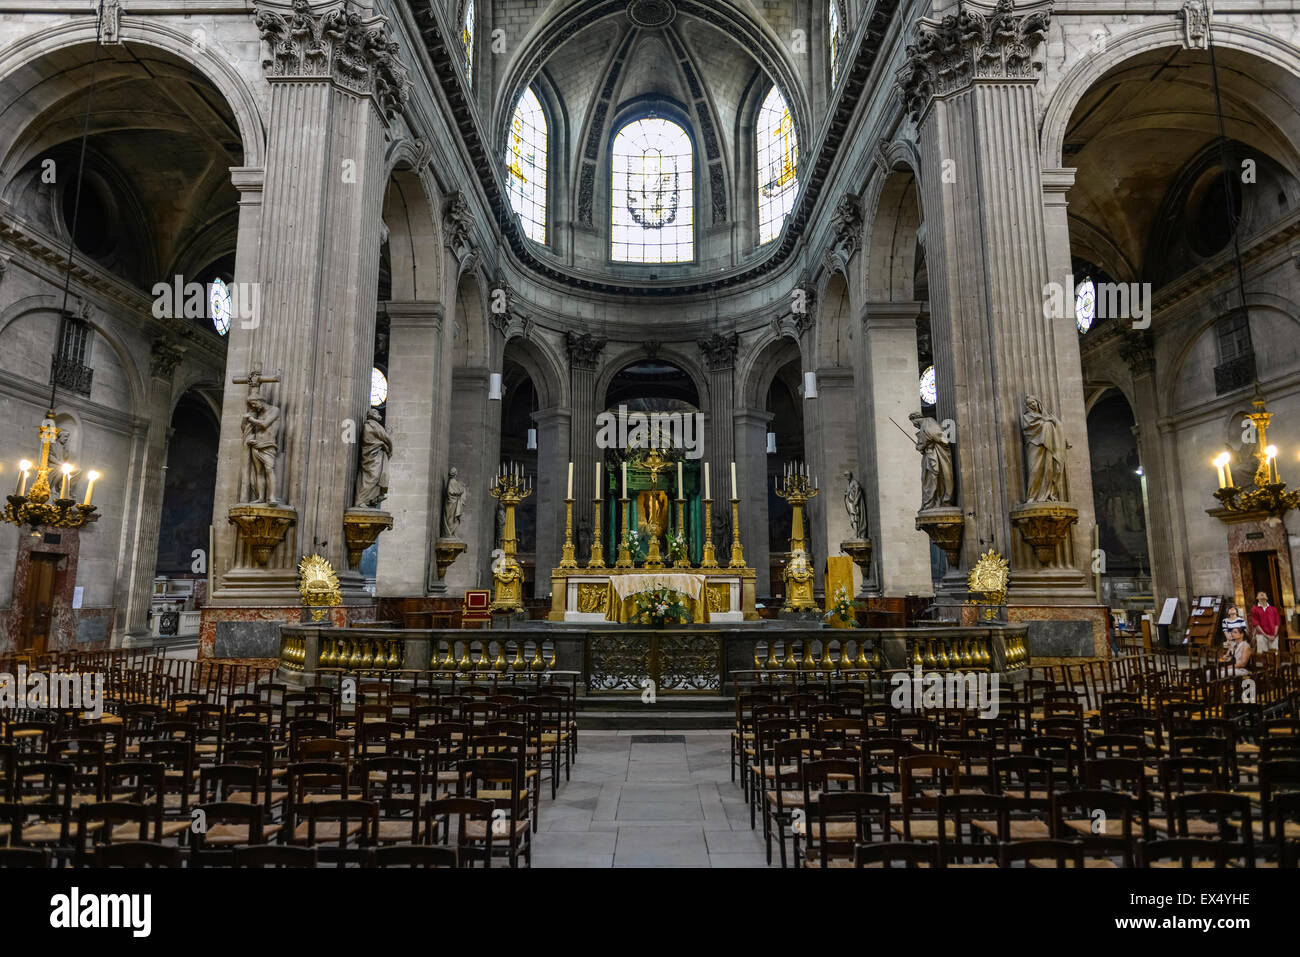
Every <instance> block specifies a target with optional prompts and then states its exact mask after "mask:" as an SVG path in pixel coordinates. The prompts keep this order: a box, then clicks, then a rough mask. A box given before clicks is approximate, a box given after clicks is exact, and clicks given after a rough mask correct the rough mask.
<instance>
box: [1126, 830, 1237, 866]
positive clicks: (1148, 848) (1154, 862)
mask: <svg viewBox="0 0 1300 957" xmlns="http://www.w3.org/2000/svg"><path fill="white" fill-rule="evenodd" d="M1138 857H1139V858H1140V859H1141V862H1142V866H1143V867H1162V866H1172V867H1207V866H1208V867H1227V866H1228V850H1227V848H1225V847H1224V846H1223V845H1222V844H1220V843H1219V842H1218V841H1210V840H1205V839H1204V838H1199V837H1175V838H1169V839H1167V840H1160V841H1141V842H1139V844H1138Z"/></svg>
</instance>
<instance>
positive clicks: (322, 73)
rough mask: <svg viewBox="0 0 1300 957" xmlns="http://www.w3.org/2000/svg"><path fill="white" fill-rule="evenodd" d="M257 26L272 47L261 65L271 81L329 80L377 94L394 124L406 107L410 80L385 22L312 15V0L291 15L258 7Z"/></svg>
mask: <svg viewBox="0 0 1300 957" xmlns="http://www.w3.org/2000/svg"><path fill="white" fill-rule="evenodd" d="M255 10H256V11H257V12H256V15H255V17H254V22H255V23H256V24H257V28H258V30H259V31H261V34H262V39H263V40H265V41H266V42H267V43H268V44H269V45H270V47H271V57H270V59H267V60H263V61H262V67H263V69H265V70H266V71H267V74H268V75H269V76H284V77H330V78H332V79H333V80H334V82H336V83H338V84H339V85H340V86H342V87H344V88H346V89H349V90H351V91H352V92H354V93H360V94H363V95H366V94H374V97H375V99H376V100H377V101H378V103H379V108H380V109H381V110H382V111H383V113H384V115H385V116H386V117H389V118H390V119H391V118H392V117H393V116H394V115H395V114H397V113H398V112H399V111H400V110H401V109H402V107H404V106H405V105H406V98H407V96H408V95H409V91H410V80H409V78H408V77H407V75H406V68H405V67H404V66H403V65H402V63H401V61H400V60H399V59H398V58H397V44H396V43H393V42H392V41H390V40H389V39H388V27H387V24H386V23H385V22H384V21H383V20H378V21H373V22H371V23H363V22H362V19H361V14H359V13H357V12H355V11H353V10H347V9H345V8H344V9H336V10H330V11H328V12H325V13H313V12H312V8H311V3H310V2H308V0H293V13H291V14H289V15H288V16H283V15H282V14H279V13H276V12H275V11H274V10H271V9H268V8H265V7H260V6H255Z"/></svg>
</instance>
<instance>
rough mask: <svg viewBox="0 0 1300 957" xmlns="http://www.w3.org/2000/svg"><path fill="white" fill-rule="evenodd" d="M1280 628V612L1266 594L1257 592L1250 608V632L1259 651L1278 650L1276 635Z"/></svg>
mask: <svg viewBox="0 0 1300 957" xmlns="http://www.w3.org/2000/svg"><path fill="white" fill-rule="evenodd" d="M1281 628H1282V616H1281V614H1279V613H1278V610H1277V609H1276V608H1275V607H1273V606H1272V605H1270V604H1269V603H1268V595H1266V594H1264V593H1263V592H1259V593H1258V594H1257V595H1255V606H1254V607H1253V608H1251V609H1250V633H1251V634H1252V635H1254V636H1255V645H1256V647H1257V648H1258V649H1259V650H1260V652H1265V651H1277V650H1278V641H1277V636H1278V632H1279V631H1280V630H1281Z"/></svg>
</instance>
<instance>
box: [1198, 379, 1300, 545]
mask: <svg viewBox="0 0 1300 957" xmlns="http://www.w3.org/2000/svg"><path fill="white" fill-rule="evenodd" d="M1252 404H1253V405H1254V406H1255V411H1254V412H1251V413H1248V414H1247V415H1246V418H1247V419H1249V420H1250V422H1251V426H1252V428H1253V429H1254V432H1255V443H1256V444H1255V451H1254V452H1253V453H1251V456H1252V457H1253V458H1254V459H1255V463H1256V464H1255V474H1254V476H1253V478H1252V484H1251V485H1249V486H1239V485H1237V484H1236V483H1234V482H1233V480H1232V466H1231V464H1230V459H1229V456H1228V453H1226V452H1224V453H1223V454H1221V455H1220V456H1219V457H1218V458H1216V459H1215V460H1214V466H1215V468H1217V469H1218V470H1219V489H1218V491H1216V492H1215V493H1214V497H1215V498H1217V499H1218V500H1219V501H1220V502H1222V503H1223V507H1222V508H1217V509H1211V510H1210V514H1211V515H1215V516H1217V517H1218V518H1220V519H1222V520H1223V521H1225V522H1230V521H1233V520H1234V518H1236V519H1240V518H1243V517H1247V516H1249V515H1250V514H1251V513H1256V514H1261V513H1262V514H1267V515H1271V516H1276V517H1278V518H1281V517H1282V515H1283V514H1285V513H1286V512H1287V511H1288V510H1289V509H1293V508H1300V489H1297V490H1292V491H1287V487H1286V483H1285V482H1283V481H1282V477H1281V476H1280V475H1279V474H1278V470H1277V456H1278V452H1277V446H1275V445H1269V444H1268V424H1269V422H1270V420H1272V418H1273V413H1271V412H1269V411H1267V410H1266V408H1265V405H1264V396H1263V394H1262V393H1261V392H1260V391H1259V383H1256V384H1255V398H1254V400H1253V403H1252Z"/></svg>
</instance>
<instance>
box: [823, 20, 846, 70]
mask: <svg viewBox="0 0 1300 957" xmlns="http://www.w3.org/2000/svg"><path fill="white" fill-rule="evenodd" d="M826 25H827V31H826V32H827V40H828V42H829V44H830V53H831V86H834V85H835V82H836V81H837V80H838V79H839V78H840V41H841V40H843V39H844V27H843V24H842V23H841V21H840V4H839V0H830V11H829V15H828V17H827V20H826Z"/></svg>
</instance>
